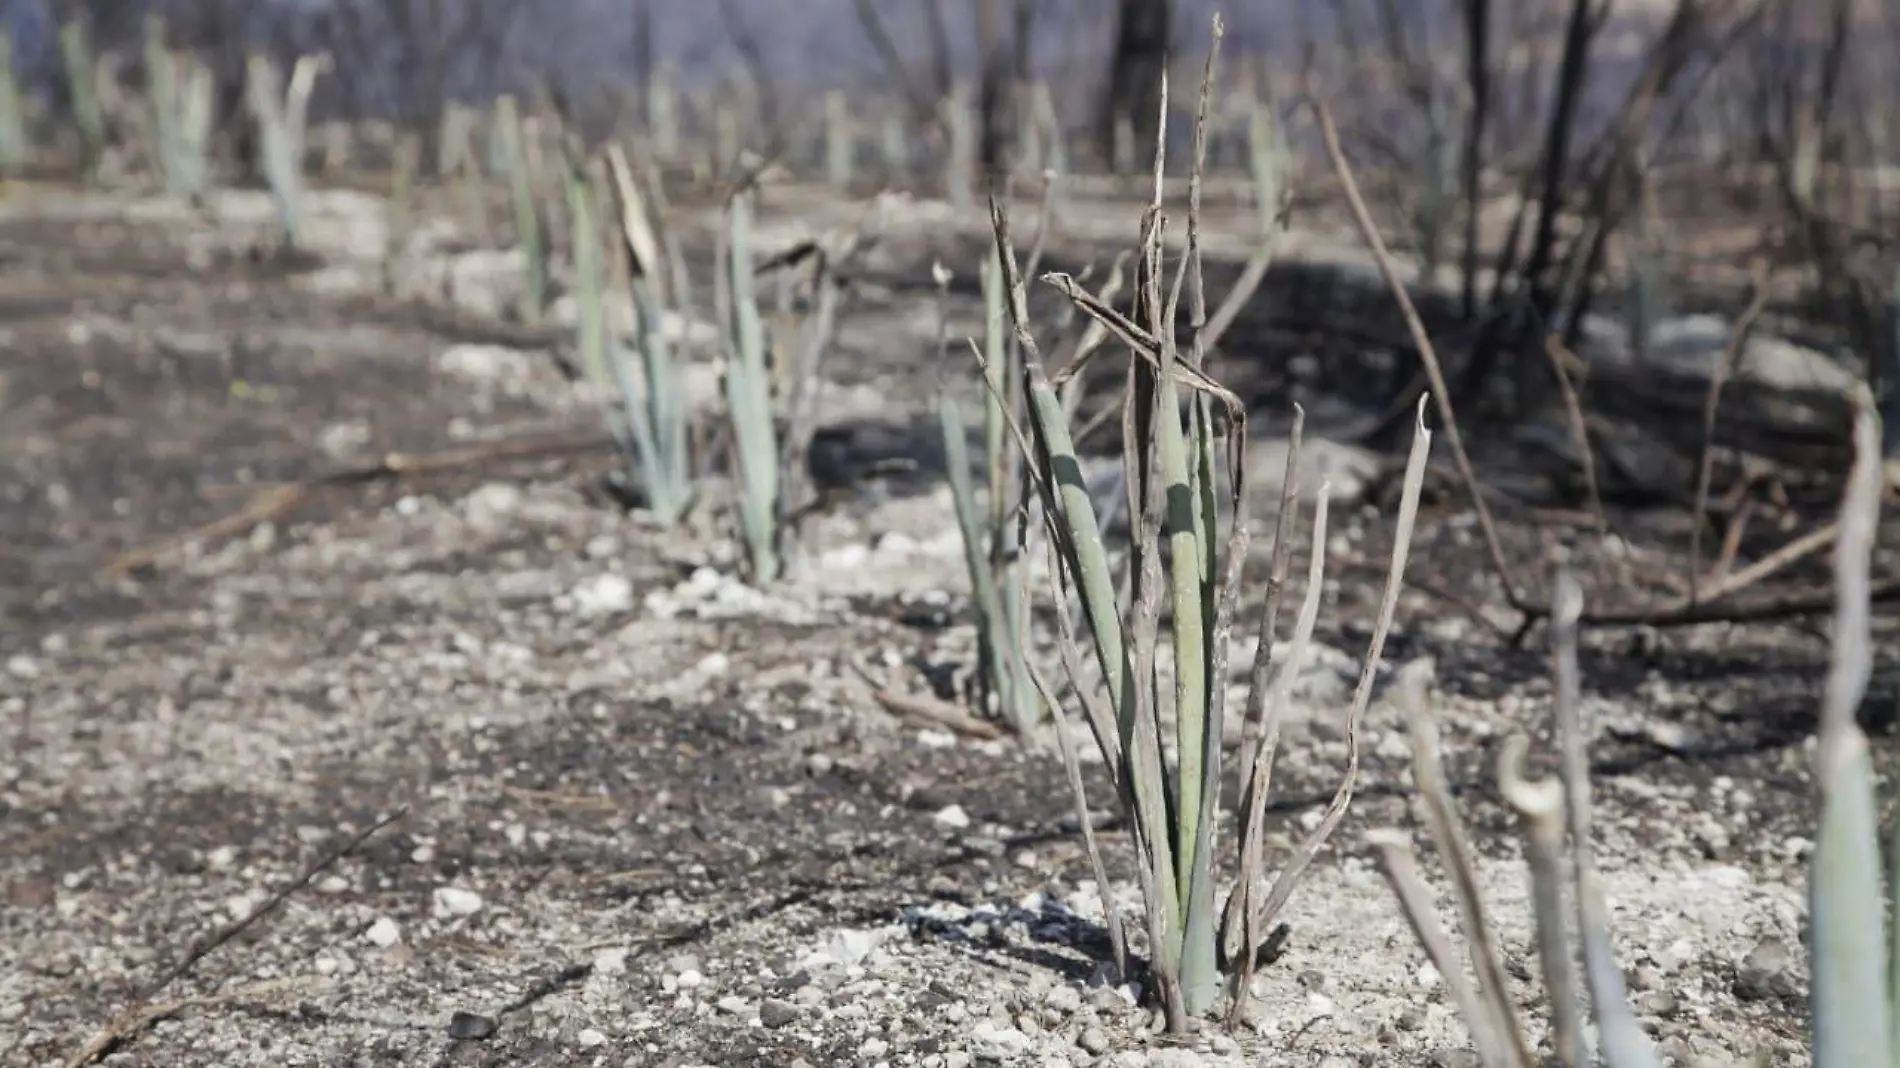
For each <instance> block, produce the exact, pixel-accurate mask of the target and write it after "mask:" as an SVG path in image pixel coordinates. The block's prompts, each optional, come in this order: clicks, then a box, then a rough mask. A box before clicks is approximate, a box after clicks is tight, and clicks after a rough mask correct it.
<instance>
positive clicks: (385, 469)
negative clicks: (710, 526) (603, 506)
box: [104, 433, 613, 575]
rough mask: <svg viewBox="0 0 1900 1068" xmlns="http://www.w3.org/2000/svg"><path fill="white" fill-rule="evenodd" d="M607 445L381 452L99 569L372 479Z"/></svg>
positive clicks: (554, 443)
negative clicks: (368, 459) (314, 496)
mask: <svg viewBox="0 0 1900 1068" xmlns="http://www.w3.org/2000/svg"><path fill="white" fill-rule="evenodd" d="M612 445H613V440H612V439H611V438H609V437H608V436H607V435H606V434H603V433H590V434H588V435H586V436H583V437H565V438H553V439H533V440H526V441H497V442H492V443H488V444H484V445H471V446H467V447H465V448H460V449H450V450H447V451H445V452H430V453H403V452H392V453H387V454H385V455H383V456H381V457H379V458H377V459H375V460H372V461H370V462H368V463H362V464H356V465H353V466H350V467H344V468H341V469H339V470H336V471H331V472H328V473H326V474H322V475H318V476H316V477H315V478H310V479H305V480H304V481H302V482H292V483H288V484H282V485H275V486H271V487H270V488H268V489H266V490H264V491H262V492H260V493H259V494H258V495H257V496H255V497H253V498H252V499H251V501H250V503H248V504H246V505H245V506H244V507H243V508H242V509H240V510H238V511H237V512H235V513H233V514H231V515H227V516H224V517H222V518H219V519H214V520H212V521H211V522H209V523H206V524H204V525H202V526H199V527H194V528H193V529H191V530H188V531H186V532H185V533H183V534H179V535H176V536H174V537H170V538H166V539H165V540H163V541H160V542H158V543H156V544H153V545H147V546H143V547H140V548H137V549H129V550H127V551H125V552H123V553H120V554H119V555H117V556H115V557H113V558H112V559H111V560H110V561H108V562H107V563H106V565H105V568H104V570H105V573H106V574H107V575H123V574H125V573H126V572H129V571H134V570H137V569H139V568H143V567H152V566H156V565H157V564H158V563H159V562H161V561H162V560H164V559H165V558H166V557H169V556H171V555H172V554H174V553H176V552H178V551H180V550H182V549H183V548H184V547H185V546H187V545H191V544H194V543H197V542H206V541H214V540H219V539H224V538H233V537H237V536H239V535H242V534H245V533H248V532H249V531H250V530H251V529H252V528H254V527H256V526H257V525H258V524H260V523H266V522H269V521H270V520H273V519H277V518H280V517H282V516H284V515H287V514H289V513H290V512H291V511H293V510H294V509H296V507H297V506H298V505H300V504H302V503H303V502H304V501H305V500H307V499H309V498H310V497H311V496H313V495H314V494H316V493H318V492H321V491H323V490H326V489H333V488H336V487H341V486H360V485H368V484H369V483H372V482H387V481H393V480H395V479H400V478H409V477H413V476H416V475H428V474H439V473H441V472H444V471H455V470H459V469H461V468H465V467H476V466H479V465H481V464H485V463H493V462H496V461H500V460H522V459H530V458H535V457H544V456H562V455H567V454H570V453H584V452H594V451H596V450H599V449H605V448H608V447H610V446H612Z"/></svg>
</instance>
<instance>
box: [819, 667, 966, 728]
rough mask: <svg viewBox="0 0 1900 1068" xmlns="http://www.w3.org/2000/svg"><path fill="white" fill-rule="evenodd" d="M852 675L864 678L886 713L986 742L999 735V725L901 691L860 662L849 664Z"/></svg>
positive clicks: (958, 708)
mask: <svg viewBox="0 0 1900 1068" xmlns="http://www.w3.org/2000/svg"><path fill="white" fill-rule="evenodd" d="M849 666H850V668H851V671H852V673H853V674H855V675H857V677H858V678H860V679H863V680H864V684H865V685H866V686H869V687H870V688H871V696H872V697H873V698H874V699H876V701H877V703H878V704H880V705H882V706H883V707H884V710H885V711H886V712H889V713H890V714H892V715H894V716H896V717H898V718H899V719H906V720H910V721H912V722H921V723H923V724H925V725H927V726H932V727H941V728H943V729H945V730H949V731H954V732H956V733H957V734H961V735H964V736H965V737H969V738H981V739H984V740H985V741H987V740H990V739H994V738H1001V737H1002V736H1003V731H1002V728H1000V727H998V726H997V725H996V724H994V723H991V722H989V721H987V720H982V719H978V718H977V717H975V716H973V715H971V714H970V713H969V712H967V711H965V710H964V709H963V708H960V707H958V706H957V705H953V704H951V703H950V702H948V701H939V700H938V699H936V698H935V697H925V696H924V695H922V694H909V693H900V692H898V691H897V690H893V689H891V688H890V687H888V686H886V685H884V684H883V683H881V682H879V681H877V679H875V678H873V677H872V676H871V673H870V672H869V671H866V670H865V669H864V666H863V665H862V664H858V663H852V664H850V665H849Z"/></svg>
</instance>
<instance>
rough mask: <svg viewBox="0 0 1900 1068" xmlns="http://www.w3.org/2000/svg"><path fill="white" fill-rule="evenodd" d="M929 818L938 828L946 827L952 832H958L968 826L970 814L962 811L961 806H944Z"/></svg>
mask: <svg viewBox="0 0 1900 1068" xmlns="http://www.w3.org/2000/svg"><path fill="white" fill-rule="evenodd" d="M931 818H932V819H934V820H936V821H937V824H938V825H939V826H942V827H948V828H950V829H951V830H953V831H960V830H962V829H963V828H965V827H968V826H969V825H970V814H969V813H967V812H965V811H963V806H962V805H945V806H944V807H943V808H941V809H939V810H937V814H936V815H935V816H932V817H931Z"/></svg>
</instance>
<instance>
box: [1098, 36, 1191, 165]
mask: <svg viewBox="0 0 1900 1068" xmlns="http://www.w3.org/2000/svg"><path fill="white" fill-rule="evenodd" d="M1173 26H1174V0H1118V2H1117V6H1116V14H1115V45H1114V51H1113V52H1112V53H1111V54H1110V57H1109V66H1108V100H1107V106H1106V107H1104V108H1103V109H1102V111H1101V113H1100V115H1099V117H1098V125H1097V128H1096V137H1097V141H1098V143H1099V145H1100V148H1101V151H1102V156H1103V158H1104V159H1109V160H1113V159H1114V158H1115V137H1116V129H1117V127H1119V126H1121V125H1122V124H1124V123H1126V124H1127V125H1128V126H1129V127H1130V128H1132V129H1133V130H1134V134H1135V143H1134V148H1135V151H1136V152H1137V153H1138V158H1140V159H1144V160H1145V159H1149V158H1151V157H1153V155H1154V150H1155V137H1156V134H1157V132H1158V129H1159V122H1160V109H1161V78H1162V76H1163V75H1164V74H1165V73H1166V72H1167V69H1168V55H1169V49H1170V48H1171V47H1172V31H1173Z"/></svg>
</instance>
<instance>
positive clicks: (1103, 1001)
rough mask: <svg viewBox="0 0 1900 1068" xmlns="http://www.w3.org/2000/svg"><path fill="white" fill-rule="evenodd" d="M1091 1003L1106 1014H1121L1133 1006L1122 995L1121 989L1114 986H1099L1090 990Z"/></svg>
mask: <svg viewBox="0 0 1900 1068" xmlns="http://www.w3.org/2000/svg"><path fill="white" fill-rule="evenodd" d="M1089 1005H1090V1006H1091V1007H1093V1008H1094V1009H1095V1011H1096V1012H1099V1013H1101V1014H1103V1015H1104V1016H1120V1015H1121V1014H1123V1013H1125V1012H1127V1011H1128V1010H1129V1009H1130V1008H1132V1007H1133V1006H1131V1005H1130V1004H1129V1003H1128V999H1127V998H1124V997H1122V993H1121V991H1120V990H1117V989H1116V988H1114V987H1112V986H1098V987H1096V988H1095V989H1094V990H1091V991H1089Z"/></svg>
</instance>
